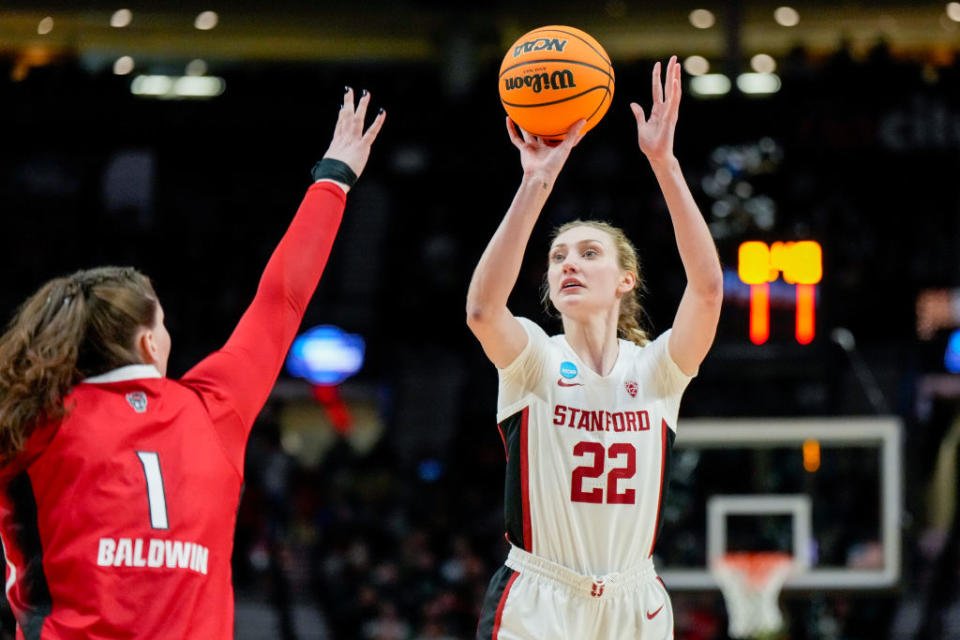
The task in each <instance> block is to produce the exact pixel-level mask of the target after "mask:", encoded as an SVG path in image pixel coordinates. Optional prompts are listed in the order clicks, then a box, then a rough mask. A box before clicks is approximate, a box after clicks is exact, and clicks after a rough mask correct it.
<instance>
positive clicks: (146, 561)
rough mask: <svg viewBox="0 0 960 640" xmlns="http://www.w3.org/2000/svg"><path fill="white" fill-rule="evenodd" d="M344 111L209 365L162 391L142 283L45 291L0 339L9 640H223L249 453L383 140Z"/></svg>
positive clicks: (350, 97)
mask: <svg viewBox="0 0 960 640" xmlns="http://www.w3.org/2000/svg"><path fill="white" fill-rule="evenodd" d="M369 103H370V94H368V93H367V92H364V95H363V97H362V98H360V100H359V102H357V103H356V105H355V104H354V94H353V91H352V90H350V89H348V90H347V91H346V94H345V95H344V99H343V106H342V107H341V109H340V114H339V118H338V120H337V124H336V128H335V130H334V134H333V140H332V142H331V143H330V147H329V148H328V149H327V152H326V154H325V155H324V157H323V159H322V160H321V161H320V162H319V163H317V165H316V166H315V167H314V170H313V176H314V179H315V184H313V185H312V186H311V187H310V188H309V189H308V190H307V193H306V196H305V197H304V199H303V202H302V203H301V205H300V208H299V210H298V211H297V213H296V216H295V217H294V218H293V221H292V222H291V223H290V226H289V228H288V229H287V231H286V233H285V235H284V236H283V239H282V240H281V241H280V244H279V245H278V246H277V248H276V250H275V251H274V253H273V256H272V257H271V258H270V261H269V262H268V264H267V266H266V269H265V270H264V272H263V277H262V278H261V280H260V286H259V288H258V290H257V293H256V296H255V298H254V300H253V302H252V303H251V305H250V307H249V308H248V309H247V311H246V313H244V315H243V317H242V318H241V319H240V322H239V324H238V325H237V327H236V329H235V330H234V332H233V334H232V335H231V336H230V338H229V340H228V341H227V342H226V344H225V345H224V346H223V348H221V349H220V350H219V351H217V352H215V353H213V354H212V355H210V356H209V357H207V358H206V359H204V360H202V361H201V362H200V363H199V364H197V365H196V366H195V367H193V368H192V369H191V370H190V371H188V372H187V373H186V375H184V376H183V377H182V378H180V379H179V380H171V379H169V378H166V377H165V375H166V371H167V360H168V357H169V355H170V344H171V341H170V335H169V334H168V333H167V330H166V328H165V327H164V318H163V309H162V308H161V306H160V303H159V301H158V300H157V296H156V294H155V293H154V290H153V287H152V286H151V284H150V281H149V280H148V279H147V278H146V277H145V276H144V275H142V274H140V273H139V272H137V271H136V270H134V269H133V268H118V267H101V268H97V269H90V270H86V271H79V272H77V273H75V274H73V275H72V276H68V277H61V278H56V279H54V280H51V281H50V282H48V283H47V284H45V285H43V287H41V288H40V290H39V291H38V292H37V293H35V294H34V295H33V296H32V297H31V298H29V299H28V300H27V301H26V302H25V303H24V304H23V306H22V307H21V308H20V310H19V312H18V313H17V315H16V317H15V318H14V319H13V321H12V323H11V325H10V328H9V330H8V331H7V333H5V334H4V335H3V336H2V337H0V537H2V542H3V549H4V552H5V554H6V569H7V573H6V593H7V597H8V599H9V602H10V606H11V608H12V609H13V613H14V615H15V616H16V619H17V626H18V629H17V637H18V638H28V639H40V638H42V639H56V638H219V639H223V640H227V639H230V638H233V637H234V633H233V591H232V587H231V582H230V580H231V574H230V556H231V552H232V547H233V532H234V523H235V522H236V513H237V506H238V503H239V500H240V488H241V485H242V483H243V460H244V450H245V448H246V443H247V438H248V436H249V434H250V429H251V427H252V426H253V422H254V419H255V418H256V416H257V413H258V412H259V411H260V409H261V408H262V407H263V404H264V403H265V402H266V400H267V396H268V395H269V393H270V390H271V388H272V387H273V384H274V382H275V380H276V378H277V376H278V375H279V373H280V368H281V366H282V364H283V360H284V356H285V354H286V352H287V350H288V348H289V347H290V343H291V342H292V341H293V339H294V337H295V334H296V331H297V328H298V327H299V325H300V322H301V320H302V318H303V314H304V311H305V310H306V307H307V304H308V303H309V301H310V298H311V296H312V295H313V292H314V289H315V288H316V286H317V283H318V282H319V279H320V276H321V274H322V273H323V270H324V266H325V265H326V262H327V257H328V256H329V254H330V249H331V247H332V246H333V241H334V238H335V237H336V234H337V229H338V227H339V225H340V220H341V218H342V215H343V210H344V206H345V203H346V195H347V192H348V191H349V189H350V187H351V186H352V185H353V183H354V182H355V181H356V179H357V177H358V176H359V175H360V174H361V173H362V172H363V169H364V166H365V165H366V163H367V159H368V157H369V154H370V148H371V145H372V144H373V141H374V139H375V138H376V137H377V133H378V132H379V131H380V128H381V127H382V126H383V123H384V119H385V117H386V114H385V113H384V112H383V110H382V109H381V110H380V113H379V114H378V115H377V117H376V118H375V119H374V120H373V123H372V124H371V125H370V127H369V128H368V129H367V130H366V132H364V130H363V126H364V116H365V115H366V111H367V107H368V105H369Z"/></svg>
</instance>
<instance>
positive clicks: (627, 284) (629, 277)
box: [617, 271, 637, 295]
mask: <svg viewBox="0 0 960 640" xmlns="http://www.w3.org/2000/svg"><path fill="white" fill-rule="evenodd" d="M635 286H637V276H635V275H633V272H632V271H624V272H623V273H622V274H620V284H618V285H617V293H619V294H620V295H623V294H626V293H629V292H630V291H633V288H634V287H635Z"/></svg>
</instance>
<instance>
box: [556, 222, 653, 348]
mask: <svg viewBox="0 0 960 640" xmlns="http://www.w3.org/2000/svg"><path fill="white" fill-rule="evenodd" d="M576 227H590V228H591V229H597V230H598V231H603V232H604V233H606V234H607V235H609V236H610V238H611V239H612V240H613V246H614V247H615V248H616V250H617V262H618V263H619V265H620V268H621V269H622V270H623V271H629V272H630V273H632V274H633V277H634V278H635V279H636V284H635V285H634V287H633V290H632V291H628V292H627V293H626V294H624V295H623V297H622V298H620V313H619V315H618V317H617V335H618V336H619V337H621V338H623V339H624V340H629V341H630V342H633V343H634V344H636V345H639V346H641V347H642V346H644V345H646V344H649V343H650V336H649V335H647V332H646V330H645V329H644V328H643V327H642V326H641V325H640V316H642V315H644V311H643V307H642V306H641V305H640V295H641V293H642V292H643V278H642V277H640V259H639V258H637V250H636V249H635V248H634V246H633V243H632V242H630V239H629V238H627V234H625V233H624V232H623V229H620V228H619V227H615V226H613V225H612V224H609V223H607V222H601V221H600V220H572V221H570V222H567V223H566V224H563V225H560V226H559V227H557V228H556V229H554V230H553V233H552V234H551V235H550V244H553V242H554V241H555V240H556V239H557V237H558V236H559V235H560V234H562V233H564V232H566V231H569V230H570V229H573V228H576ZM542 299H543V304H544V306H545V307H546V309H547V311H548V312H552V311H555V308H554V306H553V303H551V302H550V287H549V285H548V284H547V276H546V274H544V276H543V298H542Z"/></svg>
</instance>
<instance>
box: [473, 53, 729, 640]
mask: <svg viewBox="0 0 960 640" xmlns="http://www.w3.org/2000/svg"><path fill="white" fill-rule="evenodd" d="M680 95H681V85H680V65H679V64H678V63H677V60H676V57H673V58H671V59H670V62H669V64H668V65H667V71H666V86H665V87H664V86H663V85H662V84H661V70H660V63H657V64H656V65H655V66H654V69H653V107H652V109H651V110H650V114H649V116H646V114H645V113H644V111H643V109H641V107H640V106H639V105H637V104H631V108H632V109H633V112H634V115H635V116H636V120H637V137H638V142H639V146H640V149H641V151H642V152H643V153H644V154H645V155H646V157H647V160H648V161H649V163H650V166H651V168H652V169H653V172H654V174H655V175H656V178H657V181H658V183H659V185H660V188H661V190H662V192H663V195H664V198H665V199H666V202H667V205H668V208H669V210H670V216H671V219H672V221H673V228H674V233H675V236H676V243H677V249H678V250H679V253H680V257H681V259H682V262H683V267H684V271H685V273H686V278H687V285H686V289H685V290H684V293H683V297H682V299H681V301H680V305H679V307H678V309H677V312H676V316H675V318H674V322H673V327H672V328H671V329H669V330H667V331H666V332H664V333H663V334H662V335H661V336H659V337H658V338H657V339H655V340H653V341H650V340H649V339H648V338H647V335H646V333H645V332H644V331H643V330H642V329H641V328H640V326H639V324H638V321H637V314H638V312H639V310H640V307H639V301H638V299H637V290H638V287H639V286H640V273H639V270H638V266H637V264H638V263H637V257H636V252H635V250H634V248H633V246H632V245H631V243H630V242H629V240H628V239H627V238H626V236H625V235H624V233H623V232H622V231H621V230H619V229H617V228H615V227H613V226H611V225H608V224H606V223H602V222H596V221H574V222H571V223H568V224H565V225H563V226H562V227H560V228H559V229H557V230H556V232H555V234H554V237H553V240H552V244H551V246H550V250H549V254H548V256H547V264H548V266H547V274H546V284H547V297H548V298H549V302H550V303H551V304H552V305H553V306H554V307H555V308H556V309H557V310H558V311H559V313H560V317H561V319H562V323H563V334H561V335H557V336H553V337H549V336H547V334H546V333H545V332H544V331H543V329H541V328H540V327H539V326H537V325H536V324H534V323H533V322H531V321H530V320H527V319H524V318H518V317H515V316H514V315H513V314H512V313H510V310H509V309H508V308H507V298H508V297H509V295H510V292H511V290H512V289H513V287H514V285H515V283H516V281H517V277H518V275H519V271H520V266H521V261H522V259H523V253H524V251H525V249H526V245H527V242H528V241H529V238H530V234H531V232H532V230H533V227H534V224H535V223H536V221H537V217H538V216H539V215H540V212H541V210H542V209H543V206H544V204H545V203H546V201H547V197H548V196H549V195H550V192H551V190H552V188H553V186H554V184H555V182H556V180H557V177H558V175H559V173H560V171H561V169H562V168H563V165H564V163H565V162H566V159H567V158H568V156H569V154H570V152H571V151H572V149H573V147H574V146H576V144H577V143H578V142H579V139H580V131H581V129H582V127H583V121H582V120H581V121H580V122H578V123H577V124H575V125H574V126H573V127H572V128H571V130H570V131H569V133H568V134H567V136H566V138H565V139H564V140H563V141H562V142H561V143H560V144H559V145H557V146H550V145H548V144H546V143H545V142H544V141H542V140H540V139H538V138H536V137H534V136H531V135H530V134H528V133H527V132H525V131H522V130H521V131H520V133H519V134H518V133H517V131H516V129H515V126H514V124H513V123H512V122H511V121H510V120H509V118H508V119H507V130H508V133H509V136H510V140H511V141H512V142H513V144H514V146H516V147H517V149H518V150H519V151H520V164H521V166H522V168H523V178H522V180H521V183H520V188H519V189H518V191H517V194H516V196H515V197H514V199H513V202H512V203H511V205H510V208H509V209H508V210H507V212H506V215H505V216H504V218H503V221H502V222H501V223H500V226H499V227H498V228H497V230H496V232H495V233H494V235H493V238H492V239H491V240H490V243H489V245H488V246H487V248H486V250H485V251H484V253H483V255H482V256H481V258H480V261H479V264H478V265H477V268H476V271H475V272H474V274H473V279H472V281H471V283H470V289H469V292H468V294H467V324H468V325H469V327H470V329H471V330H472V331H473V333H474V335H475V336H476V337H477V339H478V340H479V341H480V343H481V345H482V346H483V350H484V352H485V353H486V354H487V356H488V357H489V358H490V361H491V362H492V363H493V364H494V365H495V366H496V367H497V369H498V373H499V378H500V385H499V397H498V401H497V421H498V423H499V428H500V431H501V435H502V437H503V439H504V444H505V447H506V453H507V468H506V489H505V495H504V502H505V504H504V511H505V518H506V529H507V538H508V540H509V542H510V545H511V548H510V552H509V555H508V556H507V559H506V562H505V564H504V566H503V567H501V568H500V569H499V570H498V571H497V572H496V573H495V574H494V576H493V579H492V580H491V581H490V586H489V588H488V590H487V595H486V598H485V600H484V604H483V609H482V613H481V618H480V623H479V627H478V630H477V638H478V639H482V640H490V639H499V640H546V639H551V640H553V639H556V638H577V639H578V640H580V639H610V640H613V639H622V638H630V639H636V638H640V639H642V640H666V639H667V638H672V637H673V611H672V608H671V605H670V598H669V596H668V594H667V592H666V589H665V587H664V585H663V583H662V581H660V580H659V578H658V577H657V574H656V571H655V569H654V566H653V561H652V555H653V551H654V548H655V545H656V539H657V534H658V530H659V528H660V525H661V522H662V518H663V501H664V495H665V490H666V486H665V485H666V482H667V480H668V477H669V465H670V455H671V453H670V451H671V445H672V443H673V440H674V435H675V433H676V429H677V414H678V411H679V405H680V398H681V395H682V394H683V391H684V389H685V388H686V386H687V384H688V383H689V382H690V380H691V378H692V377H693V376H694V375H696V373H697V370H698V368H699V366H700V363H701V362H702V361H703V359H704V357H705V356H706V354H707V351H708V350H709V348H710V346H711V344H712V343H713V339H714V335H715V333H716V328H717V322H718V319H719V315H720V304H721V299H722V295H723V276H722V273H721V269H720V262H719V260H718V258H717V251H716V247H715V246H714V243H713V239H712V238H711V237H710V233H709V231H708V229H707V225H706V223H705V222H704V220H703V216H702V215H701V213H700V211H699V210H698V208H697V205H696V203H695V202H694V199H693V196H692V195H691V193H690V190H689V188H688V187H687V184H686V182H685V180H684V178H683V174H682V173H681V170H680V165H679V164H678V162H677V160H676V158H675V157H674V155H673V137H674V129H675V127H676V123H677V116H678V110H679V106H680Z"/></svg>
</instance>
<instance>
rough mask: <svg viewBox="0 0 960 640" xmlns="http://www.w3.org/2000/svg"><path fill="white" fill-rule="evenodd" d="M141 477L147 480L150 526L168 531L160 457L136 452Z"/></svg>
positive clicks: (165, 497) (149, 452)
mask: <svg viewBox="0 0 960 640" xmlns="http://www.w3.org/2000/svg"><path fill="white" fill-rule="evenodd" d="M137 457H138V458H140V464H142V465H143V475H144V477H145V478H146V480H147V502H148V503H149V504H150V526H151V527H153V528H154V529H169V528H170V525H169V523H168V522H167V496H166V493H165V492H164V490H163V474H162V473H160V456H159V454H157V452H156V451H137Z"/></svg>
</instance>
